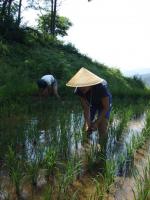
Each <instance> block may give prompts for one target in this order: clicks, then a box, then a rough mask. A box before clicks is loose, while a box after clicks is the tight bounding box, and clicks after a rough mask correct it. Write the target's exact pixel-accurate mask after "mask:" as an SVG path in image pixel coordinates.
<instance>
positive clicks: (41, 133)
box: [0, 103, 145, 190]
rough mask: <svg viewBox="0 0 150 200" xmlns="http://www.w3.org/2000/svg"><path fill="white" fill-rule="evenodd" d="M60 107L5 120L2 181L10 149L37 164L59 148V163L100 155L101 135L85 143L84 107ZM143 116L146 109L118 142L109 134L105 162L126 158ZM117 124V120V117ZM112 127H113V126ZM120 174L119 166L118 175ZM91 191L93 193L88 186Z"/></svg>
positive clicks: (0, 126) (0, 124)
mask: <svg viewBox="0 0 150 200" xmlns="http://www.w3.org/2000/svg"><path fill="white" fill-rule="evenodd" d="M59 106H60V105H55V104H53V105H48V108H46V109H44V110H43V109H42V108H41V107H38V108H37V110H36V111H35V110H33V111H32V110H31V111H30V112H29V113H25V114H24V113H19V114H17V115H13V114H12V115H11V116H9V117H8V116H7V117H6V118H2V120H1V122H0V129H1V139H0V145H1V152H0V162H1V166H2V169H1V170H0V174H1V177H3V176H4V175H5V174H7V173H6V171H5V167H4V165H3V163H4V161H5V159H4V158H5V156H4V155H5V154H6V153H7V151H8V146H9V145H11V146H12V147H13V149H14V150H15V151H16V153H17V155H18V158H21V159H23V160H27V161H30V162H31V161H34V160H36V159H37V156H38V158H40V160H42V159H43V158H44V156H45V151H46V149H47V148H48V147H53V148H54V147H55V148H57V151H58V153H59V159H60V161H62V160H66V159H67V158H68V157H69V158H71V157H73V156H74V155H76V154H77V155H78V157H79V159H80V158H82V157H83V158H84V157H85V154H86V153H87V152H88V151H89V150H90V149H93V150H94V151H93V153H94V154H95V153H99V149H100V146H99V135H98V133H97V132H96V131H95V132H93V134H92V135H91V136H90V137H88V140H87V139H86V140H84V133H83V131H82V126H83V115H82V113H81V107H80V106H79V105H78V104H76V106H70V105H68V104H67V103H63V105H61V106H60V107H59ZM58 108H59V109H58ZM144 112H145V108H144V109H141V110H140V114H138V115H136V117H135V115H133V116H132V117H131V119H130V121H129V122H128V124H127V127H126V129H125V130H124V131H123V132H122V134H121V136H120V138H119V140H116V138H115V136H114V135H113V134H111V133H109V132H108V142H107V148H106V155H105V156H106V159H110V158H113V159H114V160H117V159H119V156H120V154H122V153H123V154H126V144H128V143H130V141H131V139H132V136H133V135H138V134H140V133H141V131H142V129H143V128H144V124H145V113H144ZM115 120H118V119H115V117H114V121H115ZM112 125H113V124H112V123H111V124H110V126H112ZM116 126H117V125H116ZM94 154H93V155H94ZM127 167H128V166H127V165H124V166H123V167H122V168H123V171H122V173H121V175H124V172H126V171H127ZM83 170H84V169H83ZM119 171H120V169H119V166H118V168H117V171H116V174H118V173H119ZM125 175H127V173H126V174H125ZM85 179H86V177H85ZM88 188H89V190H91V188H90V187H89V186H88ZM85 190H86V189H85Z"/></svg>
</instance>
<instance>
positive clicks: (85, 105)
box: [80, 97, 91, 129]
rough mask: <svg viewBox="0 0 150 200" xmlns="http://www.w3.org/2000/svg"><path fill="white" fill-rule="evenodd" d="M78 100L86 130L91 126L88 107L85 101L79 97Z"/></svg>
mask: <svg viewBox="0 0 150 200" xmlns="http://www.w3.org/2000/svg"><path fill="white" fill-rule="evenodd" d="M80 100H81V105H82V108H83V112H84V120H85V128H86V129H88V128H89V127H90V126H91V121H90V106H89V103H88V101H87V100H86V99H84V98H82V97H80Z"/></svg>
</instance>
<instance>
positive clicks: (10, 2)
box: [0, 0, 22, 26]
mask: <svg viewBox="0 0 150 200" xmlns="http://www.w3.org/2000/svg"><path fill="white" fill-rule="evenodd" d="M21 6H22V0H18V1H17V0H1V1H0V23H1V24H4V25H6V24H7V25H8V22H9V23H10V24H11V23H17V24H18V26H19V25H20V22H21Z"/></svg>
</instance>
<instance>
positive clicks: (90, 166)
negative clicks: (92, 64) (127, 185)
mask: <svg viewBox="0 0 150 200" xmlns="http://www.w3.org/2000/svg"><path fill="white" fill-rule="evenodd" d="M0 118H1V121H0V199H10V200H13V199H28V200H30V199H37V200H38V199H43V200H48V199H52V200H53V199H56V200H57V199H58V200H59V199H60V200H67V199H68V200H70V199H89V200H90V199H92V200H96V199H97V200H99V199H107V197H108V194H109V191H110V187H111V186H112V184H113V183H114V180H115V179H116V177H131V176H132V175H133V171H134V170H135V166H134V162H133V161H134V155H135V152H136V151H137V149H139V148H141V147H143V146H144V145H145V141H148V140H149V138H150V114H149V102H143V101H138V102H136V103H135V102H128V103H123V102H121V101H118V100H116V101H114V103H113V108H112V112H111V117H110V122H109V127H108V137H107V140H106V142H104V141H103V139H102V138H101V135H100V134H99V133H98V132H97V131H95V132H93V133H92V134H91V135H90V136H87V135H86V133H85V132H84V131H83V114H82V109H81V106H80V102H79V101H73V102H71V101H69V102H68V101H58V100H57V101H51V100H49V101H44V100H41V101H38V102H37V103H36V104H33V105H26V106H24V107H21V108H20V107H17V106H13V105H12V106H11V107H10V109H7V108H3V110H2V111H1V115H0ZM149 151H150V150H149V148H147V149H146V152H149ZM147 190H149V188H148V189H147ZM120 195H121V194H119V198H120ZM116 199H117V198H116ZM137 199H138V197H137ZM120 200H122V199H120ZM131 200H132V199H131ZM143 200H144V199H143Z"/></svg>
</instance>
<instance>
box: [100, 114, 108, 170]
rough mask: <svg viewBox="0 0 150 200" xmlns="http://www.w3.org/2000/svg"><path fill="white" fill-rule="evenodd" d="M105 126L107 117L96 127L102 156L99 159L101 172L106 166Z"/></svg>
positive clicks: (106, 137) (106, 135) (106, 138)
mask: <svg viewBox="0 0 150 200" xmlns="http://www.w3.org/2000/svg"><path fill="white" fill-rule="evenodd" d="M107 127H108V119H107V118H105V119H103V120H102V121H101V123H100V124H99V127H98V133H99V144H100V148H101V156H102V158H101V159H100V169H101V172H102V173H104V171H105V168H106V153H107V152H106V151H107V140H108V134H107Z"/></svg>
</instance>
